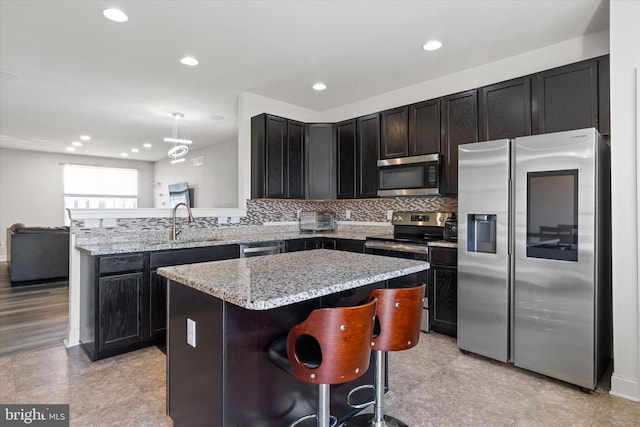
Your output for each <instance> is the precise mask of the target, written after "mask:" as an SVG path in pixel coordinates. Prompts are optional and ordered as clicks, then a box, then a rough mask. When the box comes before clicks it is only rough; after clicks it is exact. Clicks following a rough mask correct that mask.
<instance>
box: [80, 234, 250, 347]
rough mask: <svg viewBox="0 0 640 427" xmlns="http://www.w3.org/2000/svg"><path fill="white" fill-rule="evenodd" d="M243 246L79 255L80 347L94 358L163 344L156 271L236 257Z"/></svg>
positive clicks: (163, 303) (163, 300)
mask: <svg viewBox="0 0 640 427" xmlns="http://www.w3.org/2000/svg"><path fill="white" fill-rule="evenodd" d="M239 256H240V248H239V245H220V246H207V247H202V248H187V249H173V250H167V251H154V252H150V253H148V252H147V253H129V254H122V255H102V256H90V255H88V254H84V253H83V254H81V256H80V277H81V280H80V295H81V296H80V298H81V301H82V303H81V305H80V345H81V346H82V348H83V349H84V350H85V352H86V353H87V354H88V355H89V357H90V358H91V360H99V359H103V358H105V357H110V356H115V355H116V354H121V353H125V352H127V351H132V350H136V349H139V348H142V347H146V346H149V345H153V344H158V343H163V342H164V340H165V334H166V321H167V320H166V319H167V281H166V279H165V278H163V277H161V276H159V275H158V274H157V269H158V267H167V266H172V265H180V264H192V263H195V262H206V261H218V260H223V259H231V258H238V257H239Z"/></svg>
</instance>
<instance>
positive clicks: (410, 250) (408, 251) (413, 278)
mask: <svg viewBox="0 0 640 427" xmlns="http://www.w3.org/2000/svg"><path fill="white" fill-rule="evenodd" d="M364 248H365V249H364V251H365V253H367V254H371V255H383V256H390V257H395V258H405V259H415V260H419V261H425V262H426V261H428V259H429V248H428V247H427V246H426V245H416V244H407V243H395V242H382V241H375V240H367V241H366V242H365V244H364ZM427 271H428V270H427ZM427 271H420V272H418V273H413V274H409V275H407V276H402V277H396V278H395V279H389V280H388V284H387V286H388V287H389V288H411V287H414V286H420V285H422V284H426V283H427ZM428 307H429V300H428V299H427V294H426V291H425V296H424V300H423V303H422V324H421V327H420V330H422V331H423V332H429V331H430V327H429V308H428Z"/></svg>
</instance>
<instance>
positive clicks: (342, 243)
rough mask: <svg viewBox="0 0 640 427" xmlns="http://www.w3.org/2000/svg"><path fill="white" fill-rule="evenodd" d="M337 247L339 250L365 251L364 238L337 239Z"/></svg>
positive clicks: (361, 252)
mask: <svg viewBox="0 0 640 427" xmlns="http://www.w3.org/2000/svg"><path fill="white" fill-rule="evenodd" d="M335 242H336V244H335V248H334V249H337V250H339V251H347V252H356V253H360V254H363V253H364V240H350V239H336V240H335Z"/></svg>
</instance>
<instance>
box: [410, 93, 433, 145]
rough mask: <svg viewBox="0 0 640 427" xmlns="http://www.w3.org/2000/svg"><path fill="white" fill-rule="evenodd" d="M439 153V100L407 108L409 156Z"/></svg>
mask: <svg viewBox="0 0 640 427" xmlns="http://www.w3.org/2000/svg"><path fill="white" fill-rule="evenodd" d="M439 152H440V100H439V99H432V100H430V101H424V102H420V103H418V104H413V105H410V106H409V155H410V156H419V155H423V154H433V153H439Z"/></svg>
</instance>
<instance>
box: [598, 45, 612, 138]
mask: <svg viewBox="0 0 640 427" xmlns="http://www.w3.org/2000/svg"><path fill="white" fill-rule="evenodd" d="M609 74H610V72H609V55H605V56H602V57H600V58H598V130H599V131H600V133H601V134H602V135H610V134H611V106H610V101H611V100H610V93H611V91H610V87H611V86H610V83H609Z"/></svg>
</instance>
